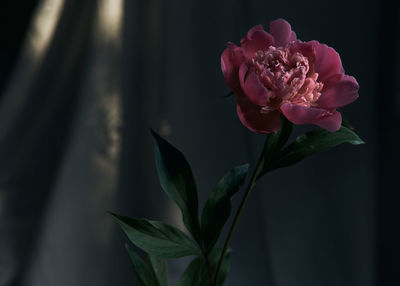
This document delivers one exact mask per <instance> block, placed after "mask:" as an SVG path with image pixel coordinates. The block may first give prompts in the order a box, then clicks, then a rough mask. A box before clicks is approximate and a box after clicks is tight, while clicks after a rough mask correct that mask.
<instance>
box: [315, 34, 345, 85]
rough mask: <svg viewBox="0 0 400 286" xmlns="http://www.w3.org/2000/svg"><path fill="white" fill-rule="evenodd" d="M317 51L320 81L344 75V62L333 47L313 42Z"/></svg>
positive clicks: (316, 67)
mask: <svg viewBox="0 0 400 286" xmlns="http://www.w3.org/2000/svg"><path fill="white" fill-rule="evenodd" d="M310 43H312V45H313V47H314V50H315V66H314V68H315V72H317V73H318V74H319V76H318V81H322V82H324V81H325V80H326V79H328V78H329V77H331V76H332V75H335V74H343V73H344V70H343V66H342V61H341V60H340V56H339V54H338V53H337V52H336V51H335V50H334V49H333V48H331V47H328V46H327V45H325V44H321V43H319V42H317V41H311V42H310Z"/></svg>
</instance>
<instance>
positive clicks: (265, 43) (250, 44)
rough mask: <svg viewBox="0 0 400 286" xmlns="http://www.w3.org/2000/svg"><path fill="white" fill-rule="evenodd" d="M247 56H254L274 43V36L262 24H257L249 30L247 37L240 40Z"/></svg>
mask: <svg viewBox="0 0 400 286" xmlns="http://www.w3.org/2000/svg"><path fill="white" fill-rule="evenodd" d="M240 43H241V44H242V49H243V51H244V54H245V56H246V58H248V59H250V58H252V57H254V55H255V53H256V52H257V51H260V50H267V49H268V48H269V46H271V45H274V38H273V37H272V36H271V35H270V34H268V33H267V32H265V31H264V29H263V27H262V26H261V25H257V26H255V27H253V28H251V29H250V30H249V32H248V33H247V35H246V37H244V38H242V39H241V40H240Z"/></svg>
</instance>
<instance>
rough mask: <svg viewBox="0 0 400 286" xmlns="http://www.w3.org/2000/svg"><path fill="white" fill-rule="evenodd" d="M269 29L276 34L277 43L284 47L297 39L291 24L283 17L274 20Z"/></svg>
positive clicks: (273, 34)
mask: <svg viewBox="0 0 400 286" xmlns="http://www.w3.org/2000/svg"><path fill="white" fill-rule="evenodd" d="M269 30H270V32H271V34H272V36H274V39H275V45H277V46H279V47H284V46H286V45H287V44H288V43H290V42H293V41H295V40H296V33H295V32H293V31H292V28H291V27H290V24H289V23H288V22H286V21H285V20H283V19H278V20H275V21H272V22H271V23H270V24H269Z"/></svg>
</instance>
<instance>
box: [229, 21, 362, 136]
mask: <svg viewBox="0 0 400 286" xmlns="http://www.w3.org/2000/svg"><path fill="white" fill-rule="evenodd" d="M270 32H271V34H269V33H267V32H265V31H264V29H263V27H262V26H261V25H258V26H255V27H253V28H252V29H250V31H249V32H248V33H247V35H246V37H244V38H242V39H241V41H240V43H241V46H236V45H235V44H233V43H228V45H227V48H226V49H225V51H224V52H223V53H222V56H221V68H222V72H223V74H224V77H225V80H226V82H227V84H228V85H229V87H230V88H231V89H232V90H233V91H234V92H235V93H236V95H237V113H238V115H239V118H240V120H241V121H242V123H243V124H244V125H245V126H246V127H247V128H249V129H250V130H252V131H254V132H257V133H270V132H276V131H277V130H278V129H279V127H280V125H281V121H280V114H283V115H284V116H285V117H286V118H287V119H288V120H289V121H291V122H292V123H294V124H307V123H309V124H315V125H317V126H320V127H322V128H324V129H326V130H328V131H331V132H333V131H336V130H338V129H339V128H340V125H341V115H340V113H339V112H338V111H337V109H338V108H340V107H343V106H345V105H347V104H349V103H351V102H353V101H354V100H356V99H357V97H358V83H357V81H356V80H355V78H354V77H352V76H348V75H345V74H344V70H343V67H342V63H341V60H340V57H339V54H338V53H337V52H336V51H335V50H334V49H333V48H331V47H328V46H327V45H324V44H321V43H319V42H317V41H310V42H302V41H300V40H298V39H297V38H296V34H295V33H294V32H293V31H292V30H291V27H290V25H289V23H288V22H286V21H285V20H283V19H278V20H275V21H273V22H271V24H270Z"/></svg>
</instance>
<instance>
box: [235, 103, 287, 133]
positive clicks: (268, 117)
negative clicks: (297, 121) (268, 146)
mask: <svg viewBox="0 0 400 286" xmlns="http://www.w3.org/2000/svg"><path fill="white" fill-rule="evenodd" d="M237 114H238V116H239V119H240V121H241V122H242V123H243V125H244V126H246V127H247V128H248V129H250V130H251V131H253V132H256V133H271V132H277V131H278V130H279V128H280V126H281V118H280V112H279V111H277V110H276V111H271V112H269V113H262V112H261V107H260V106H258V105H255V104H253V103H251V102H250V101H249V100H248V99H247V98H245V97H238V98H237Z"/></svg>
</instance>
